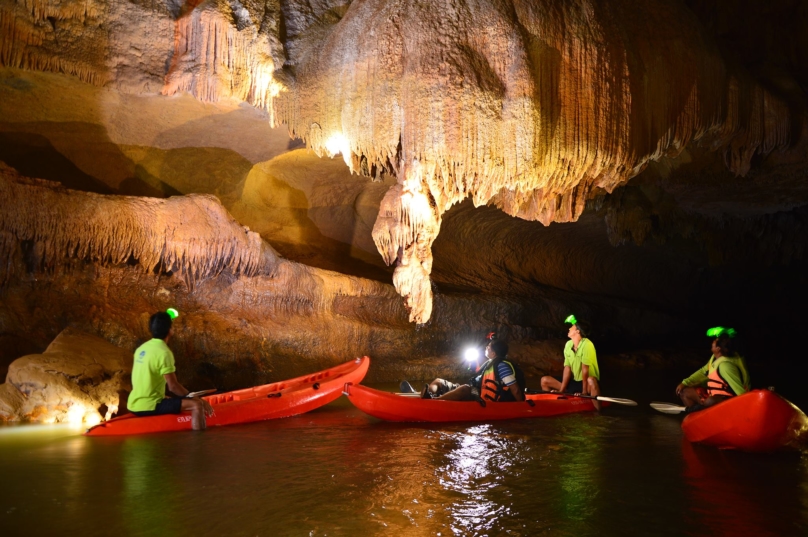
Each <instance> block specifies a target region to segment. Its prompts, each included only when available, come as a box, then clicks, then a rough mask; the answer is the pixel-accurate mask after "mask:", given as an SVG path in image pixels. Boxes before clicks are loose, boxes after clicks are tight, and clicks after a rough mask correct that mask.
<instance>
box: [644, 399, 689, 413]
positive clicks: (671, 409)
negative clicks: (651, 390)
mask: <svg viewBox="0 0 808 537" xmlns="http://www.w3.org/2000/svg"><path fill="white" fill-rule="evenodd" d="M651 408H653V409H654V410H658V411H659V412H662V413H664V414H681V413H682V412H684V411H685V407H683V406H682V405H674V404H672V403H657V402H654V403H651Z"/></svg>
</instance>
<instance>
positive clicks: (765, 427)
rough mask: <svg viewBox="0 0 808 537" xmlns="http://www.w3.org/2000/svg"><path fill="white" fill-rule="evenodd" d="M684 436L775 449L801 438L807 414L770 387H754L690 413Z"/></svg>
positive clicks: (730, 446) (730, 445)
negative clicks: (768, 388)
mask: <svg viewBox="0 0 808 537" xmlns="http://www.w3.org/2000/svg"><path fill="white" fill-rule="evenodd" d="M682 431H684V433H685V438H687V439H688V440H690V441H691V442H701V443H703V444H707V445H711V446H716V447H718V448H721V449H740V450H743V451H774V450H776V449H780V448H783V447H786V446H789V445H792V444H795V443H796V442H799V441H800V440H801V437H802V435H803V434H804V433H805V432H806V431H808V418H806V416H805V414H804V413H803V412H802V410H800V409H799V408H797V407H796V406H794V405H793V404H791V403H790V402H789V401H787V400H786V399H784V398H783V397H780V396H779V395H777V394H776V393H774V392H773V391H771V390H752V391H750V392H748V393H745V394H743V395H739V396H738V397H732V398H731V399H728V400H726V401H724V402H722V403H719V404H717V405H715V406H711V407H709V408H706V409H704V410H701V411H699V412H694V413H692V414H689V415H688V416H687V417H686V418H685V419H684V421H683V422H682Z"/></svg>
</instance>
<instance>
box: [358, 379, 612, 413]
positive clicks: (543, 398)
mask: <svg viewBox="0 0 808 537" xmlns="http://www.w3.org/2000/svg"><path fill="white" fill-rule="evenodd" d="M344 393H345V395H347V396H348V399H349V400H350V401H351V403H353V404H354V406H356V407H357V408H358V409H359V410H361V411H362V412H364V413H365V414H369V415H371V416H373V417H375V418H379V419H383V420H387V421H427V422H450V421H489V420H511V419H519V418H544V417H548V416H558V415H561V414H571V413H575V412H594V410H595V406H594V405H593V404H592V400H591V399H583V398H580V397H572V396H564V395H560V394H528V395H527V396H526V397H527V399H528V400H529V401H532V403H533V404H532V405H531V404H530V403H528V402H515V403H495V402H490V401H487V402H486V405H485V406H482V405H481V404H480V403H478V402H476V401H440V400H437V399H421V398H420V397H403V396H400V395H396V394H393V393H389V392H382V391H379V390H374V389H372V388H368V387H367V386H357V385H348V384H346V385H345V392H344ZM608 404H609V403H606V402H602V403H601V405H602V406H607V405H608Z"/></svg>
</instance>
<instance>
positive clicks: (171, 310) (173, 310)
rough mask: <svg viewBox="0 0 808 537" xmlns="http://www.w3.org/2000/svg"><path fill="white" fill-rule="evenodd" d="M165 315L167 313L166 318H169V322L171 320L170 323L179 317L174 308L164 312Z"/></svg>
mask: <svg viewBox="0 0 808 537" xmlns="http://www.w3.org/2000/svg"><path fill="white" fill-rule="evenodd" d="M166 313H168V316H169V317H171V320H172V321H173V320H174V319H176V318H177V317H179V316H180V312H178V311H177V310H175V309H174V308H168V309H167V310H166Z"/></svg>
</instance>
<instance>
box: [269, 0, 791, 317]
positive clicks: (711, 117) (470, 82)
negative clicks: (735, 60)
mask: <svg viewBox="0 0 808 537" xmlns="http://www.w3.org/2000/svg"><path fill="white" fill-rule="evenodd" d="M295 72H296V78H295V84H294V85H292V86H290V91H288V92H282V93H281V94H279V96H278V98H277V100H276V104H275V107H276V114H277V119H278V121H281V122H284V123H287V124H288V125H289V126H290V129H291V130H292V132H294V133H295V134H296V135H298V136H300V137H302V138H303V139H304V140H306V141H307V143H308V144H309V145H310V146H311V147H312V148H313V149H315V150H317V151H322V152H324V153H333V152H334V151H335V149H333V148H337V149H338V150H339V151H341V152H342V153H343V156H344V157H345V159H346V162H348V163H349V165H350V166H351V168H352V170H355V171H361V172H365V173H367V174H369V175H376V174H378V173H379V171H380V170H386V171H388V172H391V173H395V174H396V176H397V178H398V185H397V186H396V187H394V189H393V190H391V192H390V193H389V194H388V196H386V197H385V199H384V201H383V202H382V206H381V210H380V218H379V220H378V221H377V224H376V227H375V229H374V234H373V236H374V240H375V241H376V245H377V247H378V248H379V251H380V252H381V253H382V255H383V257H384V258H385V260H386V261H387V262H388V263H390V262H396V263H397V265H398V267H397V269H396V275H395V276H394V283H395V284H396V288H397V290H398V291H399V293H401V294H402V295H404V296H405V297H407V302H408V305H409V306H411V313H410V320H411V321H414V322H416V323H423V322H426V321H427V320H428V319H429V317H430V315H431V293H430V292H429V290H428V289H429V281H428V276H429V272H430V267H431V248H430V247H431V243H432V241H433V240H434V239H435V237H436V235H437V233H438V230H439V227H440V215H441V214H443V213H444V212H445V211H446V210H448V209H449V207H451V206H452V205H453V204H455V203H457V202H459V201H462V200H463V199H466V198H471V199H472V200H473V202H474V204H475V206H479V205H484V204H491V205H495V206H497V207H499V208H501V209H502V210H503V211H505V212H506V213H508V214H510V215H513V216H517V217H519V218H524V219H527V220H538V221H540V222H542V223H544V224H549V223H551V222H569V221H575V220H577V219H578V217H579V216H580V215H581V213H582V211H583V210H584V206H585V202H586V201H587V199H589V198H591V197H593V195H594V194H596V193H597V192H598V191H605V192H611V191H612V190H613V189H614V188H616V187H617V186H619V185H622V184H624V183H626V182H627V181H628V180H629V179H630V178H631V177H633V176H635V175H636V174H638V173H639V172H641V171H642V170H643V169H644V168H645V166H646V165H647V164H648V162H649V161H653V160H656V159H659V158H660V157H662V156H667V157H672V156H675V155H677V154H678V153H679V152H680V151H681V150H682V149H683V148H684V147H685V146H687V145H688V144H690V143H699V144H702V145H705V146H708V147H710V148H712V149H721V150H722V151H724V153H725V157H726V162H727V165H728V167H729V168H730V169H731V170H732V171H733V172H734V173H736V174H739V175H743V174H745V173H746V172H747V171H748V169H749V166H750V161H751V159H752V157H753V156H754V155H756V154H763V155H765V154H767V153H769V152H771V151H772V150H774V149H776V148H782V147H784V146H785V145H786V144H788V142H789V132H790V127H791V124H790V118H789V111H788V108H787V106H786V105H785V104H784V103H783V102H782V101H781V100H780V99H778V98H777V97H775V96H774V95H772V94H771V93H769V92H768V91H766V90H765V89H763V88H762V87H760V86H759V85H757V84H755V83H754V82H753V81H752V79H751V78H750V77H749V76H748V75H747V74H745V73H744V72H743V71H742V70H741V69H737V68H730V67H729V66H728V65H727V64H726V63H725V61H724V60H723V59H722V57H721V55H720V53H719V51H718V48H717V47H716V45H715V44H714V43H713V42H712V41H711V39H710V37H709V36H708V35H707V33H706V32H705V31H704V30H703V28H702V27H701V26H700V25H699V23H698V21H697V20H696V18H695V17H694V16H693V14H692V13H691V12H690V11H689V10H688V9H687V8H686V7H685V6H684V5H683V4H679V3H670V2H661V1H660V2H655V1H651V2H647V1H643V2H640V1H619V2H608V3H600V2H588V1H577V2H566V1H565V2H560V1H559V2H551V1H545V2H520V1H487V2H481V3H478V2H461V3H449V2H431V3H423V2H414V1H399V2H388V1H383V0H378V1H369V2H361V3H355V4H352V5H351V9H349V10H348V12H347V13H346V15H345V17H344V18H343V19H342V20H341V21H340V22H339V24H336V25H335V26H334V28H333V29H332V31H331V32H330V33H329V34H328V35H327V37H325V38H324V39H322V40H321V41H320V42H317V43H312V44H310V50H309V52H308V54H307V55H306V56H304V57H303V58H302V59H300V60H299V61H298V62H296V63H295ZM332 144H333V145H332Z"/></svg>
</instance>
